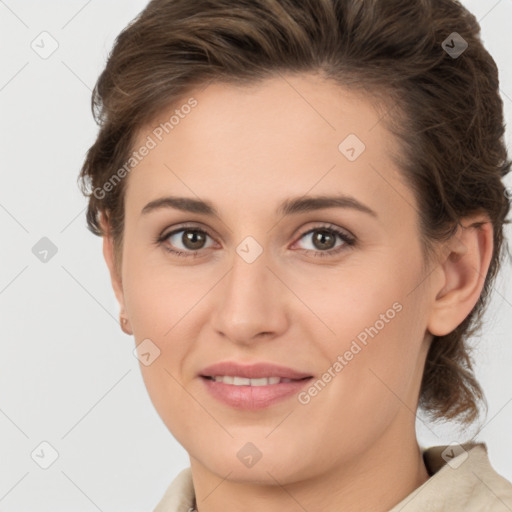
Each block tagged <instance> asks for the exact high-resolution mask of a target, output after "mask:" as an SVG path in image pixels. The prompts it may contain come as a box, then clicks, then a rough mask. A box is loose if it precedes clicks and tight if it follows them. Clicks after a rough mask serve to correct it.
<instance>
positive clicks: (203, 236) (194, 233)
mask: <svg viewBox="0 0 512 512" xmlns="http://www.w3.org/2000/svg"><path fill="white" fill-rule="evenodd" d="M208 238H211V237H210V235H209V234H208V233H207V232H206V231H204V230H202V229H198V228H181V229H177V230H174V231H172V232H170V233H168V234H166V235H163V236H162V237H161V238H159V240H158V241H159V242H160V243H161V244H162V245H163V247H164V248H165V250H167V251H169V252H171V253H173V254H176V255H178V256H185V257H186V256H195V255H196V254H197V251H200V250H201V249H205V248H207V246H205V243H206V241H207V239H208Z"/></svg>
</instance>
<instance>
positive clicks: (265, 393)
mask: <svg viewBox="0 0 512 512" xmlns="http://www.w3.org/2000/svg"><path fill="white" fill-rule="evenodd" d="M200 378H201V381H202V382H203V383H204V386H205V391H206V392H207V393H208V394H209V395H210V396H211V397H212V398H213V399H215V400H217V401H219V402H221V403H222V404H224V405H225V406H226V405H227V406H228V407H230V408H233V409H238V410H240V411H259V410H262V409H266V408H268V407H270V406H273V405H275V404H278V403H280V402H283V401H285V400H290V399H292V398H293V397H294V396H296V395H297V393H300V392H301V390H302V389H303V388H304V386H307V385H308V384H307V383H308V382H309V381H310V380H312V379H313V377H312V376H309V377H303V378H300V379H289V378H283V377H258V378H251V379H250V378H247V377H239V376H236V375H232V376H231V375H200Z"/></svg>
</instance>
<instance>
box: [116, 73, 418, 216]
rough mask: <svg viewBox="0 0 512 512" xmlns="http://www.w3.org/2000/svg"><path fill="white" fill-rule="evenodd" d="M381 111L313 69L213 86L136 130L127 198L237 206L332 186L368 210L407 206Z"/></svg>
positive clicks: (195, 92)
mask: <svg viewBox="0 0 512 512" xmlns="http://www.w3.org/2000/svg"><path fill="white" fill-rule="evenodd" d="M382 117H383V114H382V112H380V111H379V110H377V108H376V107H375V102H374V100H373V98H369V97H365V96H364V94H363V93H358V92H354V91H349V90H347V89H345V88H343V87H340V86H339V85H337V84H335V83H333V82H330V81H325V80H323V79H321V78H319V77H318V76H314V75H286V76H279V77H275V78H272V79H268V80H265V81H263V82H261V83H258V84H254V85H252V86H250V87H246V86H238V85H232V84H225V83H212V84H210V85H209V86H207V87H206V88H204V89H200V88H199V89H195V90H192V91H190V93H189V94H188V95H185V96H183V97H182V98H181V99H180V100H179V101H177V102H175V103H174V104H173V106H172V108H169V109H167V110H166V111H163V112H161V115H159V116H158V117H157V118H156V119H154V120H153V121H152V122H151V123H148V125H146V126H145V127H144V128H143V129H142V130H140V132H139V134H138V137H137V141H136V143H135V145H134V149H135V150H137V149H138V148H141V147H142V146H144V145H148V143H149V145H150V146H151V149H150V150H149V151H146V152H145V153H146V156H144V157H143V158H142V159H141V160H140V162H139V163H137V165H136V166H135V168H134V169H133V170H132V171H131V172H130V176H129V180H128V189H127V192H126V193H127V198H126V199H127V203H128V201H130V202H131V203H133V202H135V203H136V204H137V206H140V208H142V207H143V206H144V204H142V202H143V201H146V202H147V201H149V200H154V199H155V198H158V197H159V196H163V195H164V194H165V192H168V193H171V192H172V193H173V194H175V195H187V196H191V197H194V196H198V197H204V198H207V197H208V198H212V196H213V199H214V200H215V197H218V198H219V199H218V200H219V201H220V202H224V203H225V204H226V203H227V204H229V205H233V204H236V203H237V202H238V206H239V208H241V209H242V210H243V209H244V207H248V206H249V204H250V201H251V200H254V201H256V202H257V201H258V200H259V201H260V202H262V203H265V204H268V202H274V200H275V202H277V201H278V199H282V198H283V197H284V196H285V195H286V196H288V195H294V196H298V195H302V194H306V193H308V191H310V192H311V193H313V194H315V193H318V194H320V193H326V192H334V191H336V192H344V193H350V194H352V195H358V196H359V197H360V198H361V199H362V200H364V199H366V201H367V202H373V203H374V204H375V208H376V209H378V208H379V207H380V208H381V209H382V208H384V207H385V205H386V204H388V205H389V204H390V202H394V206H395V207H397V206H398V204H397V202H399V200H400V198H401V197H402V202H403V198H404V195H405V196H408V195H409V201H406V202H409V207H410V201H411V200H412V198H410V191H408V190H406V188H405V186H404V185H403V183H402V180H401V176H400V174H399V170H398V169H397V168H396V166H395V165H394V163H393V161H392V159H391V155H392V153H395V154H397V153H398V152H399V149H398V146H397V143H396V141H395V139H394V137H393V136H392V135H391V134H390V133H389V132H388V131H387V130H386V129H385V126H384V123H383V122H381V121H382ZM251 198H252V199H251ZM248 201H249V202H248ZM378 203H380V205H379V204H378ZM404 206H405V205H404Z"/></svg>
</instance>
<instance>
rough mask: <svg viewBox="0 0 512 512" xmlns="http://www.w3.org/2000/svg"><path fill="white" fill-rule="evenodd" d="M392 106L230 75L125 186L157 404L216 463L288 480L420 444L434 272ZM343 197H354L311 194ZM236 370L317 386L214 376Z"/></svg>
mask: <svg viewBox="0 0 512 512" xmlns="http://www.w3.org/2000/svg"><path fill="white" fill-rule="evenodd" d="M292 86H293V87H292ZM190 98H193V100H190ZM189 100H190V101H189ZM187 101H188V103H187ZM186 104H188V105H193V106H191V107H190V108H186V107H183V105H186ZM175 110H178V113H176V115H175V119H174V120H173V127H172V129H169V125H167V131H168V132H169V133H166V131H165V130H164V129H163V128H162V125H160V123H165V122H166V121H169V119H170V118H171V116H172V115H173V114H175ZM381 115H382V113H379V112H378V111H377V110H375V108H374V107H373V106H372V103H370V102H369V101H368V100H367V99H365V98H364V97H362V96H358V95H356V94H355V93H351V92H349V91H347V90H345V89H343V88H341V87H339V86H338V85H335V84H333V83H330V82H326V81H323V80H321V79H320V78H319V77H316V76H313V75H295V76H288V78H287V80H283V79H282V78H276V79H269V80H267V81H265V82H262V83H261V84H259V85H257V86H253V87H251V88H242V87H236V86H232V85H225V84H211V85H209V86H208V87H207V88H206V89H204V90H197V91H194V92H191V93H190V95H189V96H187V97H186V98H185V99H184V100H183V102H182V103H181V104H180V105H177V106H174V107H173V109H172V110H170V111H169V112H163V113H162V116H161V118H160V119H157V120H155V122H154V123H151V125H150V126H148V127H147V129H144V130H143V131H141V133H140V134H139V138H138V141H137V143H136V147H137V148H139V147H141V146H143V145H144V144H148V142H149V140H150V139H151V140H152V141H153V142H149V146H150V147H151V149H150V150H149V151H148V152H147V155H146V156H144V158H143V159H141V161H140V163H138V164H137V165H136V166H135V167H134V168H133V170H132V171H131V172H130V174H129V176H128V177H127V178H126V179H127V180H128V181H127V183H126V195H125V228H124V229H125V231H124V241H123V257H122V266H121V280H122V289H121V288H120V289H119V290H118V298H119V300H120V302H121V305H122V307H123V309H124V312H125V316H126V317H127V318H128V321H129V328H130V329H131V332H133V335H134V337H135V342H136V344H137V345H138V344H140V343H143V344H145V345H141V347H145V349H144V352H145V353H146V356H144V358H143V360H142V361H141V365H140V367H141V371H142V375H143V378H144V381H145V384H146V386H147V389H148V392H149V395H150V397H151V400H152V402H153V404H154V406H155V407H156V409H157V411H158V413H159V415H160V416H161V418H162V420H163V421H164V422H165V424H166V425H167V427H168V428H169V430H170V432H171V433H172V434H173V435H174V437H175V438H176V439H177V440H178V441H179V442H180V443H181V444H182V446H183V447H184V448H185V449H186V450H187V452H188V453H189V454H190V457H191V461H193V463H194V464H195V465H196V466H197V467H199V466H200V467H202V468H203V469H205V470H207V471H210V472H212V473H215V474H217V475H220V476H222V477H224V476H225V475H226V474H227V473H229V472H231V477H230V478H232V479H238V480H239V481H254V480H255V479H257V480H259V481H261V482H267V481H272V482H273V480H272V478H271V477H270V476H269V473H271V474H272V475H273V477H275V478H276V479H277V480H278V481H281V482H286V481H292V480H298V479H302V478H307V477H311V476H313V475H319V474H321V473H327V472H329V471H331V470H332V469H333V468H335V467H341V466H343V465H345V466H346V465H348V464H357V463H358V461H360V460H363V454H369V453H371V452H372V451H373V456H374V457H379V456H380V457H387V456H388V454H389V453H390V451H391V450H392V449H393V450H396V448H397V439H411V438H412V436H414V420H415V416H414V412H415V411H416V405H417V397H418V392H419V385H420V381H421V376H422V370H423V364H424V360H425V356H426V350H427V348H428V341H429V334H428V331H427V301H428V297H429V287H428V286H429V280H428V279H427V278H426V275H425V274H424V273H423V272H422V252H421V248H420V244H419V238H418V236H419V232H418V218H417V211H416V202H415V199H414V197H413V194H412V192H411V190H409V189H408V188H407V187H406V186H405V185H404V183H403V182H402V180H401V177H400V174H399V170H398V169H397V168H396V167H395V166H394V164H393V163H392V161H391V158H390V154H391V152H392V151H395V152H397V151H398V148H397V146H396V143H395V141H394V139H393V138H392V136H391V135H390V134H389V133H388V132H387V131H386V130H385V128H384V127H383V123H381V122H379V119H380V117H381ZM176 116H177V117H176ZM178 118H179V121H176V120H177V119H178ZM164 126H165V125H164ZM351 134H352V135H351ZM148 137H150V139H148ZM153 143H154V144H153ZM363 144H364V146H363ZM144 152H145V151H144ZM324 196H325V197H333V198H334V197H336V198H337V199H336V200H335V199H331V200H330V201H327V200H325V201H323V202H321V201H317V202H315V201H312V200H311V198H316V199H318V198H321V197H324ZM170 197H173V198H184V200H182V201H176V202H174V203H173V202H172V201H169V200H166V198H170ZM185 199H187V200H193V201H204V202H206V203H207V204H208V205H209V206H211V208H212V209H214V210H215V212H216V214H211V213H208V212H207V209H206V208H205V207H204V206H203V207H202V208H198V207H197V204H196V208H195V209H194V208H189V210H190V211H189V210H187V209H186V208H185V206H189V207H191V206H193V205H192V203H187V202H186V201H185ZM161 200H163V201H161ZM155 201H156V202H155ZM294 201H295V202H294ZM147 205H150V206H147ZM226 361H228V362H234V363H238V364H239V365H241V366H248V365H252V364H253V363H261V362H264V363H269V364H275V365H279V366H284V367H287V368H289V369H292V370H295V371H297V372H300V374H301V375H306V376H309V377H310V378H309V379H305V380H302V381H300V382H298V381H293V382H291V383H283V382H280V383H278V384H270V383H268V384H267V385H266V386H264V388H265V390H263V388H260V389H259V390H258V388H257V387H256V386H253V387H252V391H251V389H250V388H249V387H248V386H243V389H242V387H238V386H236V385H235V383H233V384H229V383H225V382H224V383H223V382H213V381H211V380H209V381H208V380H207V379H205V378H204V377H202V376H201V375H202V374H204V373H205V371H204V369H205V368H206V367H208V366H210V365H213V364H216V363H220V362H226ZM268 372H270V370H268ZM270 373H271V372H270ZM270 373H269V375H270ZM219 374H220V375H233V374H235V375H236V373H235V370H232V371H230V370H225V371H222V373H219ZM228 382H229V381H228ZM237 382H240V383H242V382H246V381H237ZM260 383H263V381H261V382H260ZM214 388H215V389H214ZM278 388H279V389H278ZM285 388H286V389H285ZM219 390H220V391H219ZM216 391H217V392H216ZM281 392H282V393H283V395H284V396H281V397H280V398H276V397H277V395H278V394H279V393H281ZM223 393H224V394H223ZM222 397H224V398H222ZM226 397H228V398H226ZM229 397H231V400H232V401H231V402H230V401H229ZM251 397H252V400H251ZM411 411H412V413H411ZM377 453H379V454H381V455H376V454H377ZM260 456H261V458H260V459H259V460H256V459H258V457H260ZM251 457H252V459H251ZM254 460H256V462H251V461H254ZM374 460H375V459H374Z"/></svg>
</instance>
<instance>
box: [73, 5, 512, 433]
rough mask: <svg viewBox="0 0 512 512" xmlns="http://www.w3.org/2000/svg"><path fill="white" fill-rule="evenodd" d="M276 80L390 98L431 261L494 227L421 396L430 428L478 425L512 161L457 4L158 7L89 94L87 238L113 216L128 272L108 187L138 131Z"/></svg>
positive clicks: (487, 63)
mask: <svg viewBox="0 0 512 512" xmlns="http://www.w3.org/2000/svg"><path fill="white" fill-rule="evenodd" d="M453 32H456V33H457V34H458V36H455V37H456V39H457V38H459V40H460V37H462V38H463V40H464V41H465V42H466V43H467V45H468V47H467V48H466V50H465V51H464V52H463V53H462V54H461V55H459V56H454V55H453V54H449V52H448V51H447V47H446V46H445V45H442V43H443V41H445V40H447V41H448V42H449V43H448V48H451V47H453V46H454V44H455V43H454V39H453V37H454V36H453ZM450 38H451V39H450ZM281 72H287V73H303V72H313V73H318V74H322V75H323V76H324V77H326V78H329V79H331V80H333V81H335V82H336V83H338V84H339V85H340V86H345V87H346V88H348V89H353V90H359V91H364V92H365V94H366V95H367V96H368V98H373V99H377V98H379V99H381V100H382V102H381V103H379V105H383V108H384V113H383V119H382V121H383V122H384V123H385V126H386V128H388V129H389V130H390V132H391V133H393V134H394V135H396V137H397V140H398V141H399V142H400V145H401V146H400V147H401V154H400V155H395V156H394V157H393V158H395V161H396V163H397V164H398V165H399V168H400V170H401V173H402V174H403V176H404V178H405V180H406V182H407V184H408V185H409V186H410V187H411V189H412V190H413V192H414V194H415V197H416V200H417V203H418V207H419V215H420V228H421V229H420V239H421V242H422V245H423V247H424V254H425V256H426V259H425V261H428V260H429V259H430V257H431V256H433V255H434V253H435V251H434V247H435V242H440V241H445V240H448V239H449V238H450V236H452V235H453V234H454V233H455V232H456V229H457V227H458V226H459V223H460V220H461V219H462V218H463V217H465V216H467V215H470V214H472V213H475V212H485V213H486V214H487V215H488V216H489V218H490V221H491V222H492V224H493V228H494V235H493V237H494V240H493V241H494V252H493V256H492V260H491V263H490V268H489V271H488V273H487V276H486V279H485V284H484V288H483V291H482V294H481V296H480V298H479V300H478V302H477V304H476V305H475V307H474V308H473V310H472V311H471V313H470V314H469V315H468V316H467V317H466V319H465V320H464V321H463V322H462V323H461V324H460V325H459V326H458V327H457V328H456V329H454V330H453V331H452V332H451V333H449V334H447V335H446V336H439V337H438V336H435V337H434V339H433V340H432V344H431V346H430V350H429V353H428V356H427V360H426V364H425V369H424V374H423V380H422V383H421V390H420V397H419V399H420V400H419V407H421V408H422V409H423V410H424V411H425V412H426V413H427V414H428V416H429V418H430V419H435V420H437V419H445V420H451V419H458V420H459V421H460V422H461V423H464V424H469V423H472V422H473V421H474V419H475V418H476V417H477V416H478V414H479V409H478V402H479V401H483V402H486V400H485V396H484V394H483V391H482V389H481V387H480V385H479V383H478V381H477V380H476V378H475V376H474V373H473V368H472V358H471V357H470V350H471V347H470V346H469V344H468V340H469V338H470V336H472V335H473V334H474V333H475V332H476V331H477V330H478V329H479V328H480V327H481V317H482V315H483V312H484V309H485V306H486V304H487V300H488V296H489V293H490V290H491V286H492V283H493V282H494V279H495V276H496V274H497V272H498V270H499V268H500V265H501V257H502V246H503V245H504V243H505V244H506V239H504V235H503V226H504V224H505V223H508V222H510V221H508V220H506V217H507V215H508V212H509V208H510V202H509V197H508V194H507V193H506V190H505V187H504V185H503V182H502V178H503V177H504V176H505V175H506V174H507V173H508V172H509V171H510V165H511V162H510V160H508V155H507V151H506V146H505V144H504V140H503V134H504V131H505V126H504V120H503V103H502V100H501V98H500V96H499V80H498V70H497V67H496V64H495V62H494V60H493V59H492V57H491V56H490V55H489V53H488V52H487V51H486V50H485V48H484V46H483V44H482V41H481V39H480V26H479V24H478V22H477V20H476V19H475V17H474V16H473V15H472V14H471V13H470V12H468V11H467V10H466V9H465V8H464V7H463V6H462V5H461V4H460V3H459V2H458V1H455V0H386V1H383V0H300V1H299V0H237V1H233V0H215V1H214V2H213V1H210V0H152V1H151V2H149V4H148V5H147V7H146V8H145V9H144V10H143V11H142V12H141V13H140V14H139V15H138V16H137V17H136V18H135V19H134V20H133V21H132V22H131V23H130V24H129V25H128V26H127V27H126V28H125V29H124V30H123V31H122V32H121V34H120V35H119V36H118V37H117V39H116V42H115V45H114V48H113V50H112V52H111V54H110V55H109V58H108V62H107V65H106V67H105V69H104V71H103V72H102V73H101V75H100V77H99V79H98V81H97V83H96V86H95V88H94V91H93V97H92V110H93V115H94V118H95V120H96V122H97V123H98V124H99V125H100V131H99V133H98V136H97V139H96V141H95V143H94V144H93V145H92V146H91V148H90V149H89V151H88V153H87V155H86V159H85V162H84V164H83V167H82V169H81V173H80V180H81V186H82V191H83V193H84V194H86V195H87V196H88V197H89V204H88V210H87V222H88V227H89V229H90V230H91V231H92V232H93V233H95V234H97V235H105V233H104V232H103V231H102V229H101V224H100V219H99V217H100V214H102V215H104V216H105V218H106V219H107V221H108V226H109V230H110V231H111V234H112V236H113V239H114V244H115V247H116V262H117V265H118V266H117V268H119V261H120V258H121V249H122V239H123V224H124V201H123V198H124V193H123V191H124V188H125V181H126V180H123V179H120V180H118V183H117V182H116V183H115V184H112V177H113V176H114V173H115V171H116V170H118V169H120V168H121V167H122V166H123V165H124V164H125V163H126V162H127V160H128V159H129V158H130V153H131V151H133V144H134V142H135V138H136V136H137V134H138V133H139V131H140V130H141V128H143V127H144V126H146V125H147V124H148V123H149V122H150V121H151V120H152V119H154V118H155V117H156V116H158V115H160V114H161V113H162V112H163V111H165V110H166V109H168V108H169V106H170V105H173V104H174V105H176V104H177V102H178V101H179V100H181V99H182V98H183V97H185V95H186V94H187V93H188V92H190V91H191V90H193V89H194V88H195V87H200V86H201V85H204V84H207V83H208V82H212V81H217V82H225V83H232V84H235V83H236V84H247V85H249V84H256V83H258V82H259V81H261V80H263V79H265V78H270V77H273V76H276V75H278V74H280V73H281ZM390 112H392V115H386V114H389V113H390ZM125 170H126V168H125ZM125 174H126V173H123V176H124V175H125ZM118 177H119V176H118ZM109 180H110V184H111V185H112V186H109V187H105V184H107V182H109ZM114 185H115V186H114ZM107 189H108V190H107ZM485 405H486V407H487V404H485Z"/></svg>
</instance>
